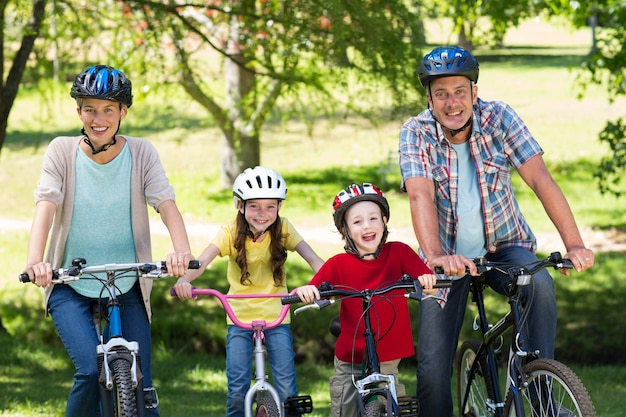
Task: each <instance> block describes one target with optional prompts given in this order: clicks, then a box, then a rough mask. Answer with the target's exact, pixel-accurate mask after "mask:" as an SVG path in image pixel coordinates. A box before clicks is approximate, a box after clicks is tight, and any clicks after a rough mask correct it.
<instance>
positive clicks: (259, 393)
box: [170, 288, 313, 417]
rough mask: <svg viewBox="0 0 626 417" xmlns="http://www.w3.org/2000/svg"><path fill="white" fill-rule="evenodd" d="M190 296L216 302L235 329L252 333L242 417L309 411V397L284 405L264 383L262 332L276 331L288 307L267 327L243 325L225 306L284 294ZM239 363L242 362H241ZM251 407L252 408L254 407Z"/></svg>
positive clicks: (210, 293)
mask: <svg viewBox="0 0 626 417" xmlns="http://www.w3.org/2000/svg"><path fill="white" fill-rule="evenodd" d="M170 294H171V295H172V296H174V297H175V296H176V291H175V290H174V289H173V288H172V289H171V291H170ZM191 294H192V296H193V297H194V298H195V297H197V296H199V295H207V296H213V297H215V298H217V299H218V300H219V302H220V303H221V304H222V307H223V308H224V311H226V314H227V315H228V317H229V318H230V319H231V320H232V322H233V324H234V325H235V326H237V327H240V328H242V329H244V330H251V331H252V340H253V342H254V351H253V355H254V359H253V360H254V370H255V372H254V375H255V378H254V379H255V382H254V384H253V385H252V386H251V387H250V388H249V389H248V391H247V392H246V396H245V399H244V410H245V417H253V416H255V417H284V416H285V415H286V413H289V414H290V415H295V414H300V415H302V414H307V413H310V412H312V411H313V401H312V399H311V396H310V395H299V396H294V397H289V398H287V400H286V401H285V402H284V403H283V402H281V400H280V397H279V396H278V391H277V390H276V388H274V386H273V385H272V384H270V382H269V381H268V376H267V373H266V371H265V335H264V332H265V330H269V329H273V328H275V327H278V326H279V325H280V324H281V323H282V322H283V320H285V317H286V316H287V314H288V313H289V306H288V305H286V306H283V308H282V309H281V311H280V314H279V315H278V317H277V318H276V319H275V320H273V321H271V322H269V323H268V322H267V321H265V320H253V321H252V322H251V323H244V322H242V321H241V320H239V318H238V317H237V316H236V314H235V312H234V311H233V308H232V306H231V305H230V302H229V300H231V299H254V298H265V299H266V298H280V297H282V296H284V294H223V293H221V292H220V291H219V290H216V289H213V288H204V289H201V288H192V290H191ZM242 360H244V359H243V358H242ZM255 404H256V408H255V407H254V405H255Z"/></svg>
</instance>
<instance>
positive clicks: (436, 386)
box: [417, 247, 557, 417]
mask: <svg viewBox="0 0 626 417" xmlns="http://www.w3.org/2000/svg"><path fill="white" fill-rule="evenodd" d="M486 258H487V259H488V260H489V261H492V262H510V263H516V264H519V265H525V264H528V263H531V262H533V261H536V260H537V257H536V256H535V255H534V254H533V253H532V252H530V251H528V250H526V249H524V248H520V247H511V248H504V249H501V250H500V251H498V252H497V253H492V254H488V255H486ZM507 281H508V280H507V278H505V277H503V276H502V275H501V274H499V273H498V272H496V271H491V272H490V273H489V274H488V276H487V283H488V284H489V286H490V287H491V288H493V289H494V290H495V291H497V292H499V293H502V294H503V293H504V286H505V284H506V282H507ZM469 283H470V280H469V278H467V277H466V278H465V279H462V280H459V281H456V282H455V283H454V285H453V286H452V288H451V290H450V292H449V294H448V301H447V302H446V305H445V307H444V308H441V307H440V306H439V304H438V303H436V302H435V301H433V300H429V301H425V302H422V303H421V304H420V310H419V330H418V331H419V333H418V334H419V338H418V343H417V351H418V354H417V399H418V401H419V403H420V413H423V414H424V415H427V416H429V417H451V416H452V415H453V403H452V390H451V386H450V380H451V378H452V372H453V364H454V355H455V351H456V348H457V345H458V341H459V333H460V331H461V327H462V325H463V317H464V315H465V308H466V304H467V296H468V294H469ZM520 290H521V292H520V294H521V296H520V300H521V302H522V305H523V306H524V305H526V302H527V301H528V300H531V302H532V304H531V308H530V309H529V312H528V321H527V326H525V330H526V335H527V340H528V344H529V348H530V350H539V352H540V357H542V358H553V357H554V344H555V342H554V341H555V337H556V321H557V309H556V298H555V294H554V283H553V282H552V277H551V276H550V274H549V273H548V271H547V270H545V269H544V270H542V271H541V272H538V273H537V274H535V275H534V276H533V284H532V285H528V286H525V287H520ZM503 302H505V301H504V300H503Z"/></svg>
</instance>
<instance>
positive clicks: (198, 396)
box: [0, 22, 626, 417]
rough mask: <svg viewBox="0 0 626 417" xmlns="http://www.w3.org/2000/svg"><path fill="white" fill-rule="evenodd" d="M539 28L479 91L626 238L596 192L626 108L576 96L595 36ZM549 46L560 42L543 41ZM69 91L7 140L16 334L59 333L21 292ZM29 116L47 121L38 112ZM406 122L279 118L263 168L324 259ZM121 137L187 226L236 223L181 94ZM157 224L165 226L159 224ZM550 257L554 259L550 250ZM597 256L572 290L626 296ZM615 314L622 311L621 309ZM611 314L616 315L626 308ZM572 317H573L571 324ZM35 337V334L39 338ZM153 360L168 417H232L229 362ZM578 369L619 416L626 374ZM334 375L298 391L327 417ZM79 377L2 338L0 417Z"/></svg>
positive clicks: (62, 357)
mask: <svg viewBox="0 0 626 417" xmlns="http://www.w3.org/2000/svg"><path fill="white" fill-rule="evenodd" d="M535 25H536V23H535V22H527V23H526V24H525V25H524V26H523V27H522V28H521V29H520V30H515V31H512V32H511V33H510V38H509V39H507V41H506V44H507V49H505V50H499V51H495V52H494V51H478V52H477V56H478V59H479V61H480V62H481V77H480V82H479V92H480V95H481V96H482V97H483V98H485V99H502V100H505V101H507V102H509V103H510V104H511V105H513V107H514V108H515V109H516V110H517V111H518V113H519V114H520V115H521V116H522V117H523V118H524V120H525V121H526V122H527V124H528V125H529V126H530V128H531V131H533V132H534V133H535V135H536V136H537V138H538V140H539V142H540V143H541V145H542V147H543V148H544V150H545V159H546V161H547V163H548V165H549V167H550V168H551V170H552V171H553V173H554V175H555V178H556V179H557V181H558V182H559V184H560V185H561V187H562V188H563V190H564V192H565V193H566V195H567V196H568V199H569V202H570V204H571V206H572V209H573V211H574V213H575V215H576V217H577V220H578V222H579V225H580V226H581V227H584V228H592V229H594V230H606V229H609V228H611V227H617V228H621V229H622V230H624V229H625V228H626V212H625V211H624V210H623V209H622V204H623V202H621V201H619V200H617V199H615V198H613V197H609V196H603V195H601V194H599V192H598V191H597V188H596V187H595V184H594V180H593V175H592V172H593V169H594V167H595V164H597V162H598V160H599V158H600V157H601V156H602V155H603V153H604V152H606V149H605V147H604V146H603V145H602V144H600V143H599V142H598V139H597V135H598V132H599V131H600V130H601V129H602V128H603V126H604V123H605V121H606V120H607V119H612V118H615V117H617V116H618V115H620V111H621V112H623V110H620V109H624V108H625V107H624V104H625V103H624V100H623V99H622V100H618V101H617V102H616V103H614V104H613V105H610V104H609V103H608V101H607V100H606V97H605V96H604V95H603V94H602V91H601V89H599V88H592V89H591V90H590V91H589V92H588V93H587V95H586V96H585V98H584V99H583V100H578V99H577V98H576V95H577V91H576V88H575V87H574V80H575V75H574V73H572V72H571V71H570V67H571V66H576V65H577V62H579V61H580V60H582V57H583V56H584V53H585V51H586V50H587V47H588V45H587V42H588V40H589V38H585V33H583V32H581V31H577V32H575V33H572V32H568V31H566V30H564V29H563V28H555V27H552V26H549V27H546V25H539V26H535ZM529 34H531V35H532V36H529ZM555 34H556V35H555ZM589 36H590V35H589ZM545 39H549V40H550V42H551V43H554V45H551V46H541V42H543V41H544V40H545ZM68 88H69V87H68V86H66V85H63V86H59V87H58V90H55V91H52V92H50V95H49V96H48V97H49V100H47V101H45V100H41V99H40V98H41V91H39V90H32V91H29V90H24V91H23V92H21V93H20V96H19V97H18V100H17V103H16V107H15V109H14V111H13V113H12V115H11V118H10V121H9V126H10V130H9V136H8V138H7V142H6V144H5V146H4V148H3V150H2V154H0V196H1V197H2V201H3V211H2V214H0V217H2V218H3V219H8V220H9V222H8V223H3V227H2V228H1V229H0V259H1V260H2V264H3V270H4V273H3V274H2V275H0V288H1V290H0V306H3V305H6V304H7V303H8V302H9V301H10V302H11V303H13V302H14V300H16V299H17V300H19V303H20V304H21V305H22V306H25V310H24V311H26V313H25V317H24V318H23V320H22V321H19V320H18V319H14V320H13V321H12V323H11V325H12V326H17V327H24V326H31V324H29V322H28V318H29V313H31V314H32V316H33V317H36V319H34V320H38V322H37V323H36V325H37V326H41V327H42V328H43V329H44V330H46V331H48V332H52V333H53V330H51V329H52V323H51V321H50V320H49V319H46V320H43V319H41V315H40V314H39V313H40V309H41V293H40V292H39V291H37V290H36V289H35V288H34V287H32V286H24V285H22V284H19V283H17V275H18V274H19V272H21V270H22V267H23V264H24V259H25V254H26V245H27V238H28V234H27V230H28V229H27V228H28V224H29V221H30V219H31V218H32V214H33V198H32V190H33V188H34V186H35V184H36V183H37V178H38V176H39V169H40V167H41V161H42V156H43V152H44V150H45V147H46V145H47V143H48V141H49V140H50V139H51V138H53V137H54V136H57V135H61V134H78V127H79V126H78V119H77V117H76V114H75V109H74V107H73V104H72V102H71V101H70V100H69V99H68V95H67V90H68ZM151 103H154V104H151ZM162 103H166V105H162ZM418 111H419V109H416V111H415V112H414V113H417V112H418ZM33 113H36V114H37V117H33ZM408 116H409V115H408V114H406V115H401V116H398V115H394V117H393V118H390V119H389V120H387V121H385V122H381V123H379V124H376V125H372V124H371V123H369V122H368V121H366V120H364V119H361V118H358V117H348V118H347V119H345V120H342V121H331V120H326V119H324V118H320V119H319V120H318V121H316V123H315V124H314V128H313V131H312V134H311V135H309V133H308V131H307V128H308V127H307V126H306V125H304V124H303V123H300V122H298V121H288V122H286V123H284V122H282V121H280V120H270V121H269V122H268V124H267V125H266V129H265V131H264V134H263V138H262V152H263V153H262V161H261V162H262V163H263V164H266V165H268V166H273V167H274V168H276V169H277V170H278V171H279V172H281V174H283V176H284V177H285V179H286V181H287V184H288V187H289V194H288V200H287V201H286V203H285V207H284V214H285V216H287V217H289V219H290V220H291V221H293V222H294V224H296V225H297V226H298V227H299V228H302V230H304V231H306V232H307V236H306V237H307V239H309V236H310V239H311V240H312V241H314V243H315V245H314V248H315V249H316V250H318V252H319V253H320V255H322V256H324V257H327V256H330V255H332V254H334V253H336V252H338V251H340V250H341V242H340V240H339V237H338V236H337V235H336V234H335V235H334V238H335V240H334V241H329V240H328V239H321V238H320V240H316V238H318V236H317V234H318V233H320V232H319V231H320V230H324V231H325V232H326V233H327V232H328V231H329V230H330V228H331V227H330V225H331V217H330V201H331V199H332V196H334V194H335V193H336V192H337V191H338V190H339V189H341V188H343V187H345V186H346V185H347V184H349V183H350V182H353V181H354V182H362V181H374V182H379V183H380V182H381V181H382V177H381V174H380V172H381V169H383V168H385V167H386V166H387V164H388V161H389V159H390V158H391V159H392V160H393V159H394V158H395V152H396V148H397V139H398V132H399V128H400V126H401V124H402V121H403V120H404V119H405V118H406V117H408ZM123 131H125V132H126V133H128V134H130V135H132V136H144V137H148V138H150V140H151V141H152V142H153V143H154V144H155V146H156V147H157V149H158V150H159V152H160V154H161V158H162V160H163V163H164V165H165V168H166V170H167V172H168V175H169V177H170V180H171V181H172V183H173V184H174V186H175V188H176V192H177V200H178V204H179V207H180V208H181V211H182V212H183V214H184V216H185V219H186V220H187V221H188V222H189V224H190V225H193V226H194V228H196V227H199V226H201V225H203V224H204V225H213V224H219V223H222V222H224V221H227V220H230V219H231V217H232V215H233V207H232V197H231V193H230V192H229V190H224V189H222V187H221V184H220V181H219V153H220V143H221V137H220V133H219V132H218V131H217V129H215V127H214V126H212V124H211V122H210V119H209V118H207V117H206V116H205V114H204V112H203V111H202V110H201V109H200V108H199V107H198V106H197V105H196V104H194V103H193V102H191V101H190V99H188V98H186V97H185V96H184V94H183V93H182V92H181V91H180V90H177V89H172V90H167V91H157V92H155V93H154V96H151V101H143V102H140V103H137V105H136V106H133V108H132V111H131V112H130V113H129V116H128V117H127V119H126V120H125V122H124V126H123ZM386 180H387V181H386V183H387V186H386V187H385V191H386V193H387V196H388V199H389V202H390V206H391V213H392V216H391V219H390V220H391V223H390V227H391V228H392V233H393V229H394V228H395V230H396V231H397V232H402V231H404V230H410V227H411V224H410V216H409V212H408V203H407V199H406V195H404V194H402V193H400V192H399V191H398V184H399V181H400V176H399V173H398V171H397V169H393V166H392V169H391V170H390V171H389V173H388V174H387V176H386ZM516 181H517V183H516V185H517V186H518V189H517V193H518V196H519V199H520V205H521V206H522V210H523V211H524V213H525V215H526V217H527V218H528V220H529V222H530V224H531V225H532V226H533V228H534V230H535V231H537V232H546V233H549V232H553V230H554V228H553V226H552V225H551V224H550V221H549V220H548V219H547V217H546V216H545V214H544V212H543V210H542V208H541V207H540V205H539V203H538V202H537V201H536V199H535V198H534V197H533V196H532V193H531V192H530V191H529V190H528V188H527V187H525V186H523V185H522V184H521V182H520V181H519V179H518V178H517V179H516ZM281 213H282V212H281ZM155 220H158V219H157V216H156V215H155ZM7 224H9V225H10V227H9V226H7ZM309 232H310V233H311V234H310V235H309V234H308V233H309ZM331 236H332V234H331ZM211 237H212V236H210V235H208V234H206V235H202V234H195V233H193V234H192V236H191V239H192V246H193V248H194V250H195V251H197V252H198V253H199V251H201V250H202V248H203V247H204V246H205V245H206V244H207V243H208V241H209V239H210V238H211ZM168 245H169V243H168V241H167V238H166V237H165V236H163V235H157V236H155V247H154V253H155V258H161V257H162V256H163V255H164V254H165V253H166V252H167V251H168ZM540 245H541V242H540ZM543 249H544V250H546V251H550V249H551V248H547V247H546V248H543ZM601 255H602V256H600V259H601V261H602V262H603V263H604V264H606V265H607V266H606V267H604V265H599V267H598V268H594V271H590V272H588V273H585V275H584V279H578V280H576V279H572V281H571V282H572V283H573V284H572V286H574V285H577V286H580V288H582V289H581V291H584V292H586V293H590V292H591V291H593V289H594V288H593V285H595V286H596V287H597V288H603V287H602V284H603V283H610V285H611V288H610V290H611V292H610V294H612V295H611V298H614V299H616V300H620V299H623V295H622V294H623V293H624V292H625V291H626V289H624V288H623V287H624V285H623V283H621V282H620V281H618V280H616V279H615V278H614V276H613V274H612V272H613V271H615V270H623V267H624V259H623V253H614V254H601ZM307 277H308V275H306V274H305V273H301V274H298V275H297V276H296V277H295V281H294V282H295V283H296V284H299V283H303V282H305V281H306V280H307ZM585 285H588V286H590V288H586V287H585ZM607 285H608V284H607ZM163 288H164V287H163ZM605 291H606V293H604V294H602V293H601V292H599V293H598V294H597V295H598V297H606V296H607V295H606V294H607V293H608V292H609V289H608V288H605ZM565 301H567V302H568V304H566V305H565V307H566V308H565V311H566V312H567V311H572V314H573V312H574V311H580V310H581V309H592V310H593V315H592V314H590V320H592V321H593V320H596V322H595V323H597V325H598V327H599V326H600V325H604V322H606V320H605V319H603V317H604V316H603V314H602V313H601V312H598V311H601V310H599V309H601V308H602V307H601V305H600V304H601V300H600V299H598V300H596V303H597V305H596V304H593V305H582V306H581V305H579V304H575V303H574V301H575V300H573V301H571V303H570V301H569V300H565ZM608 301H609V302H612V299H611V300H608ZM613 304H615V303H613ZM616 308H618V309H619V308H620V306H619V304H617V307H616ZM0 311H1V310H0ZM622 311H623V308H622ZM583 313H584V311H583ZM612 313H613V314H614V315H616V316H615V317H617V316H619V310H617V311H612ZM1 316H2V315H1V314H0V317H1ZM622 316H623V315H622ZM570 317H572V316H571V315H570V316H565V319H564V320H569V319H570ZM32 320H33V319H32V318H31V321H32ZM622 322H623V320H619V319H616V320H613V321H612V322H611V323H607V325H610V326H612V328H613V330H612V332H613V333H615V334H616V335H620V334H625V333H626V332H625V331H624V328H623V323H622ZM584 324H585V323H582V324H580V325H584ZM294 325H296V324H294ZM587 325H588V323H587ZM620 326H621V327H620ZM29 329H30V327H29ZM39 329H40V328H39V327H36V326H33V327H32V330H31V332H33V333H36V332H37V331H39ZM591 342H593V340H591ZM611 343H612V342H611ZM154 362H155V364H154V367H155V371H154V374H155V381H156V385H157V386H158V387H159V394H160V396H161V400H162V406H161V412H162V415H164V416H168V415H172V416H177V415H202V414H204V415H220V414H223V412H224V409H223V406H224V397H225V375H224V368H223V358H220V357H211V356H210V355H202V354H200V353H191V352H187V351H186V350H184V349H181V350H173V349H170V348H168V347H166V346H156V347H155V357H154ZM574 369H575V371H576V372H577V373H578V374H579V376H580V377H581V379H582V380H583V381H584V382H585V384H586V385H587V386H588V388H589V391H590V393H591V395H592V398H593V400H594V403H595V404H596V407H597V410H598V415H599V416H600V417H618V416H622V415H623V410H625V409H626V400H625V399H626V395H625V394H626V383H624V381H626V367H624V366H623V365H615V366H575V367H574ZM330 373H331V369H330V368H329V366H327V365H319V364H317V363H300V364H298V374H299V384H300V388H299V389H300V391H301V393H310V394H312V395H313V397H314V403H315V412H314V414H313V415H314V416H326V415H328V396H327V379H328V376H329V375H330ZM71 375H72V369H71V363H70V362H69V360H68V359H67V355H66V354H65V352H64V351H63V349H62V348H60V347H59V346H58V343H57V344H55V343H51V344H45V345H41V344H34V343H32V342H29V339H28V338H24V339H23V340H22V339H16V338H14V337H10V336H9V335H6V334H0V416H16V417H17V416H25V417H32V416H61V415H63V408H64V403H65V398H66V395H67V392H68V390H69V387H70V385H71ZM403 379H404V381H405V383H406V384H407V385H408V386H409V387H411V386H414V381H413V382H411V381H412V380H413V379H414V374H413V369H412V368H410V367H409V368H408V369H406V370H405V371H404V374H403Z"/></svg>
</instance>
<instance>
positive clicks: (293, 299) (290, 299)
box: [280, 294, 302, 305]
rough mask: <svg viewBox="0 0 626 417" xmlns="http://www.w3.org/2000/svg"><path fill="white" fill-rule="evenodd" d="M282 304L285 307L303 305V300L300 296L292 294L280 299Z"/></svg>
mask: <svg viewBox="0 0 626 417" xmlns="http://www.w3.org/2000/svg"><path fill="white" fill-rule="evenodd" d="M280 302H281V303H282V304H283V305H287V304H297V303H301V302H302V300H301V299H300V297H298V294H291V295H286V296H284V297H280Z"/></svg>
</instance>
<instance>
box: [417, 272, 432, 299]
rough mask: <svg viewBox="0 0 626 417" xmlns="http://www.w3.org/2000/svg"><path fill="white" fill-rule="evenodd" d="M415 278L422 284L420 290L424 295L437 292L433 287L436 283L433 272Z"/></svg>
mask: <svg viewBox="0 0 626 417" xmlns="http://www.w3.org/2000/svg"><path fill="white" fill-rule="evenodd" d="M417 280H418V281H419V282H420V284H422V292H423V293H424V294H426V295H435V294H437V289H435V288H433V287H434V285H435V284H436V283H437V275H435V274H424V275H422V276H420V277H418V278H417Z"/></svg>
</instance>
